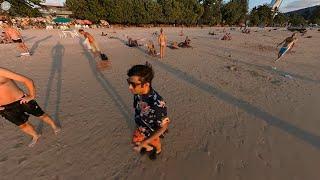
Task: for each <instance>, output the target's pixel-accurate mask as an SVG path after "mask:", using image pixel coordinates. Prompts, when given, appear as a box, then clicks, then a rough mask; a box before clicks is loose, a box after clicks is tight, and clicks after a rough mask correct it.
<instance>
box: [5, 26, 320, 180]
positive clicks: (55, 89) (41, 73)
mask: <svg viewBox="0 0 320 180" xmlns="http://www.w3.org/2000/svg"><path fill="white" fill-rule="evenodd" d="M157 30H158V31H159V29H158V28H157V29H156V28H151V29H143V28H128V29H114V30H113V29H96V30H88V31H89V32H90V33H92V34H93V35H94V36H95V38H96V39H97V40H98V42H99V44H100V46H101V49H102V50H103V52H105V53H106V54H107V55H108V56H109V57H110V58H111V60H112V67H111V68H109V69H107V70H104V71H98V70H97V69H96V64H95V61H94V59H93V58H92V56H91V54H90V53H88V52H87V51H86V50H84V49H83V47H82V43H81V40H80V39H78V38H75V39H72V38H71V37H69V38H66V39H60V38H59V35H58V32H59V31H57V30H52V31H45V30H27V31H23V32H22V33H23V35H24V36H25V39H26V41H27V45H28V46H29V47H30V48H31V49H32V51H33V52H34V55H33V56H31V57H22V58H18V57H16V56H17V55H18V52H17V50H16V49H15V45H14V44H10V45H0V54H1V65H0V66H1V67H4V68H8V69H11V70H13V71H15V72H18V73H21V74H24V75H26V76H28V77H30V78H32V79H33V80H34V82H35V84H36V87H37V101H38V103H39V104H40V106H42V108H43V109H45V110H46V112H48V113H49V114H50V115H52V116H53V117H54V118H55V119H56V121H57V122H58V123H60V124H61V125H62V127H63V129H62V132H61V133H60V134H59V135H58V136H55V135H54V134H53V131H52V130H51V129H50V127H49V126H47V125H43V124H41V123H40V124H39V121H38V120H37V119H36V118H35V117H31V118H30V122H31V123H32V124H33V125H35V126H36V127H37V129H38V131H40V132H42V137H41V139H40V141H39V143H38V144H37V145H36V146H35V147H34V148H28V147H27V145H28V143H29V141H30V137H28V136H25V135H24V134H23V133H22V132H20V130H19V129H18V128H17V127H15V126H14V125H13V124H11V123H9V122H8V121H5V120H4V119H2V118H1V119H0V120H1V123H0V125H1V126H0V132H1V136H0V144H1V146H0V179H4V180H7V179H8V180H11V179H32V180H37V179H43V180H51V179H52V180H73V179H74V180H78V179H90V180H91V179H139V180H141V179H174V180H175V179H178V180H179V179H182V180H189V179H190V180H194V179H201V180H202V179H208V180H212V179H221V180H267V179H268V180H302V179H304V180H317V179H319V167H320V131H319V129H320V119H319V117H320V110H319V107H320V94H319V92H320V71H319V69H320V55H319V54H320V53H319V45H320V44H319V38H320V32H318V31H316V30H313V31H309V32H308V33H307V34H306V35H305V36H303V37H301V36H300V34H299V37H298V38H299V40H298V42H297V45H296V46H295V47H294V49H293V52H292V53H288V54H287V55H286V56H285V57H284V58H282V59H281V60H280V61H279V62H277V64H276V65H274V64H273V63H272V60H274V59H275V58H276V54H277V48H276V43H278V42H281V41H282V40H283V39H284V38H285V37H287V36H290V35H291V32H288V31H286V30H285V29H278V30H273V29H271V31H268V29H252V32H251V34H249V35H248V34H242V33H241V32H240V30H239V29H237V30H235V31H230V30H229V29H227V31H229V32H231V35H232V38H233V39H232V41H221V40H219V38H221V37H222V35H223V33H222V28H215V31H216V32H217V33H218V35H217V36H211V35H209V34H208V32H209V31H210V30H212V29H211V28H210V29H209V28H204V29H200V28H190V29H189V28H185V29H184V33H185V35H188V36H189V37H190V39H191V40H192V42H191V45H192V46H193V47H194V48H189V49H178V50H171V49H167V50H166V52H167V55H166V57H165V59H163V60H159V59H158V58H155V57H150V56H148V55H146V54H145V47H140V48H130V47H128V46H126V45H124V42H123V40H124V38H125V35H129V36H132V37H134V38H146V39H153V40H154V42H156V41H155V40H156V39H155V38H154V37H153V38H152V32H154V31H157ZM180 30H181V29H180V28H164V31H165V33H167V35H168V39H169V40H172V41H178V42H180V41H182V40H184V38H185V37H181V36H178V34H179V32H180ZM102 31H103V32H107V33H108V36H109V37H110V36H114V37H115V38H112V39H109V38H108V37H102V36H101V35H100V34H101V32H102ZM113 31H116V33H114V32H113ZM255 31H257V32H255ZM307 36H312V38H306V37H307ZM145 42H146V41H145ZM157 50H158V46H157ZM146 61H149V62H150V63H151V64H152V65H153V68H154V70H155V73H156V76H155V79H154V82H153V87H154V88H155V89H156V90H157V91H158V92H159V93H160V94H161V95H162V96H163V97H164V98H165V100H166V102H167V105H168V113H169V117H170V119H171V121H172V123H171V124H170V131H169V133H168V134H167V135H166V136H165V138H164V139H163V140H162V142H163V151H162V153H161V155H160V156H159V157H158V159H157V160H156V161H151V160H149V158H148V157H147V156H140V154H138V153H136V152H134V151H133V150H132V145H131V135H132V132H133V129H134V121H133V108H132V104H133V99H132V95H131V94H130V93H129V91H128V86H127V82H126V78H127V76H126V71H127V70H128V69H129V68H130V67H131V66H132V65H134V64H142V63H145V62H146ZM228 66H232V67H234V68H235V69H234V68H231V69H233V70H230V69H228V68H227V67H228ZM273 66H276V67H277V68H276V69H274V68H272V67H273Z"/></svg>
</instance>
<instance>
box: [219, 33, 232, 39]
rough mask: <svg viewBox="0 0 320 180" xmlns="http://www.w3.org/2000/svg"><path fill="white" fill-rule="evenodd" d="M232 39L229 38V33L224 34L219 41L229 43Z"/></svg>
mask: <svg viewBox="0 0 320 180" xmlns="http://www.w3.org/2000/svg"><path fill="white" fill-rule="evenodd" d="M231 39H232V38H231V33H226V34H225V35H224V36H223V37H222V38H221V40H225V41H230V40H231Z"/></svg>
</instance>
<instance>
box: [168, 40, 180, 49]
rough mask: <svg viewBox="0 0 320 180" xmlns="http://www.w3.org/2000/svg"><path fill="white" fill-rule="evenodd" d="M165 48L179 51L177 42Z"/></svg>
mask: <svg viewBox="0 0 320 180" xmlns="http://www.w3.org/2000/svg"><path fill="white" fill-rule="evenodd" d="M167 47H168V48H170V49H179V46H178V42H177V41H173V42H171V43H170V45H168V46H167Z"/></svg>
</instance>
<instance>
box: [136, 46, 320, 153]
mask: <svg viewBox="0 0 320 180" xmlns="http://www.w3.org/2000/svg"><path fill="white" fill-rule="evenodd" d="M137 49H139V50H140V51H143V52H144V50H143V49H141V48H137ZM150 60H151V61H152V62H153V63H154V64H156V65H157V66H159V67H161V68H162V69H164V70H166V71H167V72H169V73H171V74H172V75H173V76H175V77H176V78H178V79H180V80H183V81H185V82H187V83H189V84H191V85H193V86H195V87H196V88H198V89H200V90H202V91H204V92H206V93H208V94H211V95H213V96H215V97H217V98H219V99H220V100H222V101H224V102H226V103H228V104H231V105H233V106H236V107H238V108H240V109H242V110H243V111H245V112H247V113H248V114H250V115H253V116H255V117H257V118H260V119H261V120H263V121H265V122H266V123H267V124H269V125H271V126H274V127H276V128H279V129H281V130H283V131H285V132H287V133H288V134H291V135H292V136H295V137H297V138H298V139H301V140H303V141H305V142H306V143H308V144H310V145H312V146H314V147H315V148H317V149H320V136H318V135H315V134H313V133H310V132H307V131H305V130H303V129H301V128H299V127H296V126H294V125H292V124H290V123H288V122H286V121H285V120H282V119H280V118H278V117H276V116H273V115H272V114H269V113H268V112H265V111H263V110H261V109H260V108H258V107H256V106H254V105H251V104H250V103H248V102H247V101H244V100H241V99H238V98H236V97H234V96H232V95H231V94H229V93H226V92H224V91H223V90H221V89H219V88H216V87H214V86H212V85H210V84H207V83H204V82H201V81H200V80H198V79H196V78H195V77H193V76H191V75H189V74H187V73H186V72H183V71H181V70H179V69H176V68H174V67H171V66H170V65H168V64H165V63H163V62H160V61H158V60H156V59H155V58H150Z"/></svg>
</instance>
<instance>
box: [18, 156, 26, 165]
mask: <svg viewBox="0 0 320 180" xmlns="http://www.w3.org/2000/svg"><path fill="white" fill-rule="evenodd" d="M27 159H28V158H26V157H22V158H20V159H19V160H18V164H19V165H20V164H23V163H24V162H26V160H27Z"/></svg>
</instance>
